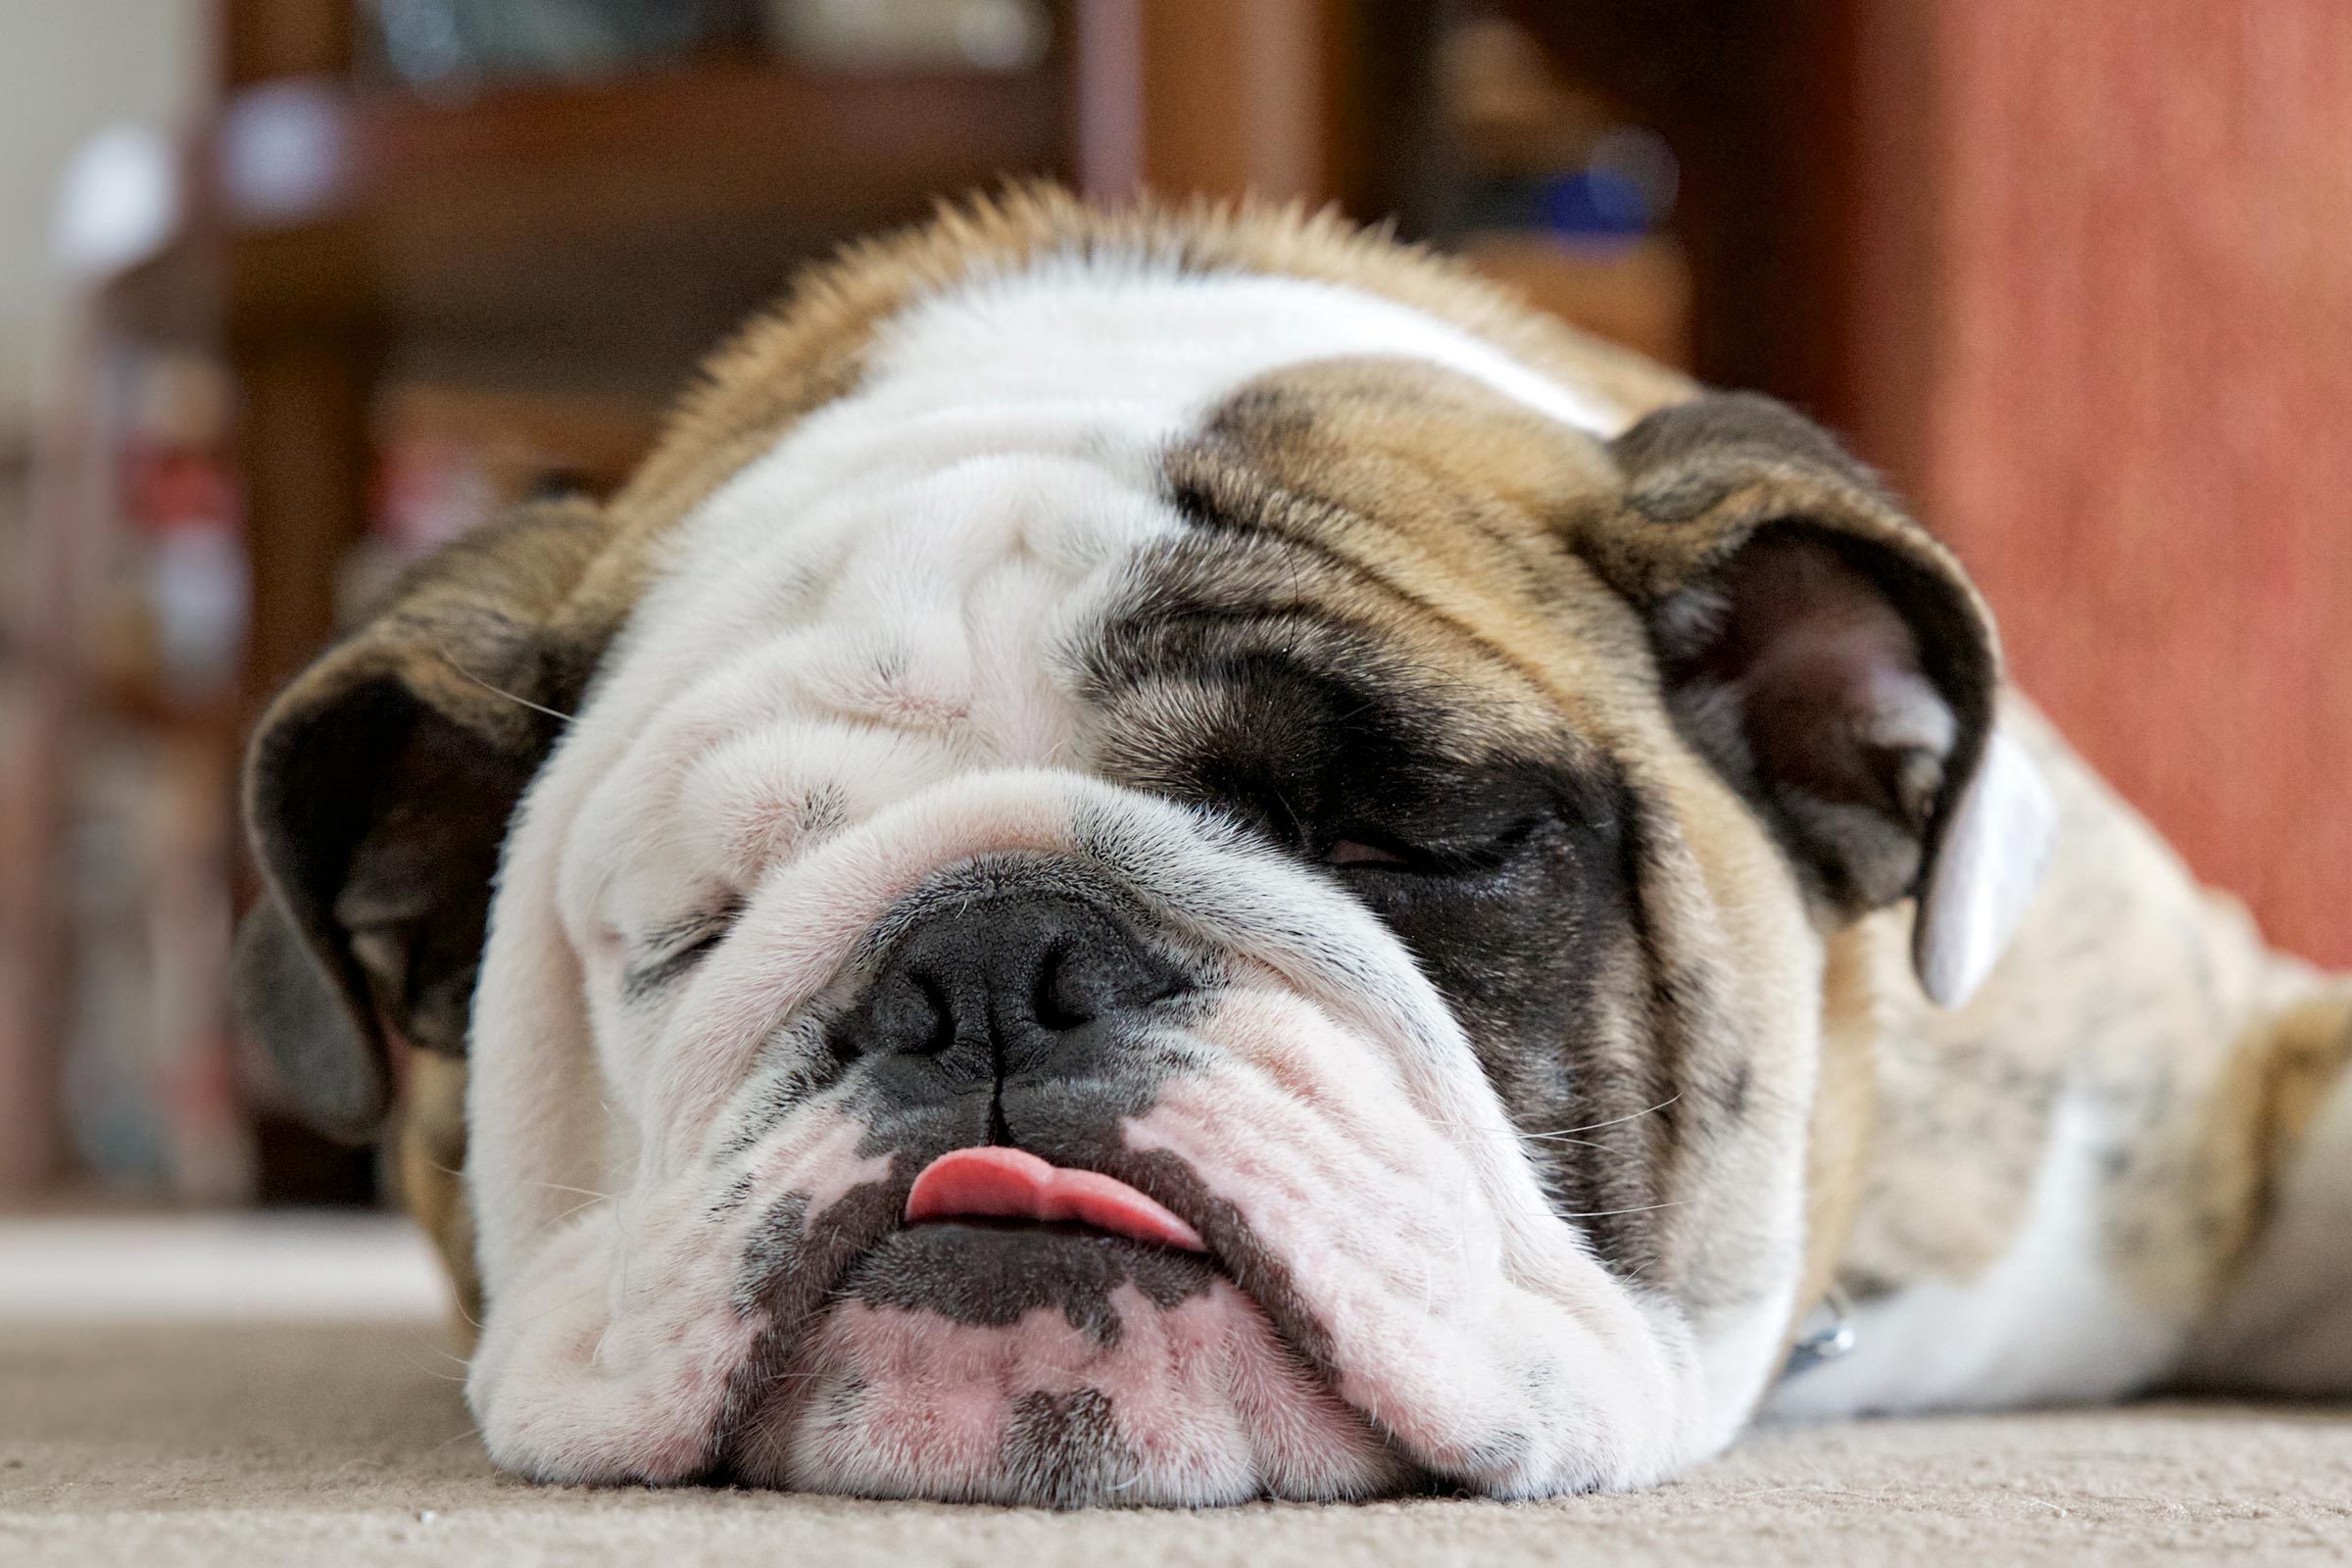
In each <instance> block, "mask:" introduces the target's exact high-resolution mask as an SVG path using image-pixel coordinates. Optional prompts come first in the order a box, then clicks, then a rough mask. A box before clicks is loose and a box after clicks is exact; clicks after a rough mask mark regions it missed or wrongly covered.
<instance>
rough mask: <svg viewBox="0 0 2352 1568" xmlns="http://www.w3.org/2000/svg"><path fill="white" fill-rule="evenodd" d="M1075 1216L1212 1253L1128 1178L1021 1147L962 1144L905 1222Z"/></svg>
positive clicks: (926, 1180)
mask: <svg viewBox="0 0 2352 1568" xmlns="http://www.w3.org/2000/svg"><path fill="white" fill-rule="evenodd" d="M973 1216H984V1217H987V1218H990V1219H1036V1220H1070V1221H1075V1222H1076V1223H1078V1224H1081V1225H1091V1226H1093V1227H1094V1228H1095V1229H1097V1230H1099V1231H1108V1232H1109V1233H1110V1234H1112V1235H1113V1236H1125V1237H1129V1238H1132V1239H1133V1240H1135V1241H1139V1242H1156V1243H1157V1244H1159V1245H1160V1246H1162V1247H1175V1248H1181V1249H1183V1250H1185V1251H1188V1252H1205V1251H1207V1250H1208V1249H1207V1248H1206V1247H1205V1246H1204V1245H1202V1243H1201V1233H1200V1232H1199V1231H1196V1230H1194V1229H1193V1228H1192V1227H1191V1226H1190V1225H1187V1224H1186V1223H1185V1222H1184V1221H1183V1220H1180V1219H1178V1218H1177V1217H1176V1216H1175V1215H1174V1214H1171V1213H1169V1212H1168V1211H1167V1210H1166V1209H1165V1208H1163V1207H1161V1206H1160V1205H1159V1204H1158V1203H1156V1202H1154V1201H1152V1200H1151V1199H1149V1198H1147V1197H1145V1196H1144V1195H1143V1194H1142V1193H1139V1192H1137V1191H1136V1190H1135V1189H1134V1188H1132V1187H1130V1186H1128V1185H1127V1184H1126V1183H1125V1182H1123V1181H1119V1180H1117V1179H1116V1178H1114V1177H1110V1176H1104V1175H1103V1174H1101V1173H1100V1172H1098V1171H1091V1170H1065V1169H1063V1168H1062V1167H1061V1166H1059V1165H1051V1164H1048V1163H1047V1162H1046V1161H1044V1160H1042V1159H1040V1158H1038V1157H1037V1156H1036V1155H1035V1154H1032V1153H1028V1152H1024V1151H1022V1150H1018V1149H1003V1148H993V1147H992V1148H986V1149H956V1150H950V1151H949V1152H947V1153H944V1154H942V1155H940V1156H939V1157H938V1158H937V1159H935V1160H933V1161H932V1162H931V1163H930V1164H928V1165H926V1166H924V1167H923V1173H922V1174H921V1175H919V1176H917V1177H916V1178H915V1179H914V1186H913V1188H912V1190H910V1191H909V1192H908V1193H907V1224H909V1225H913V1224H917V1223H919V1222H921V1221H923V1220H927V1219H961V1218H969V1217H973Z"/></svg>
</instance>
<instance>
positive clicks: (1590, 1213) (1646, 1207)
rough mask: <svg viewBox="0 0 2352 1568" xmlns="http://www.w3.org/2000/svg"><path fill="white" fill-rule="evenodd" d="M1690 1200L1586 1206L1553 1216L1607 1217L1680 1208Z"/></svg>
mask: <svg viewBox="0 0 2352 1568" xmlns="http://www.w3.org/2000/svg"><path fill="white" fill-rule="evenodd" d="M1690 1201H1691V1200H1690V1199H1688V1198H1677V1199H1675V1200H1673V1201H1671V1202H1665V1203H1642V1204H1638V1205H1637V1206H1635V1207H1633V1208H1588V1209H1586V1210H1585V1211H1584V1212H1583V1213H1581V1214H1559V1215H1555V1216H1553V1217H1554V1218H1557V1219H1607V1218H1608V1217H1609V1216H1610V1215H1612V1214H1648V1213H1652V1212H1654V1211H1656V1210H1658V1209H1661V1208H1680V1207H1682V1206H1683V1205H1684V1204H1685V1203H1688V1202H1690Z"/></svg>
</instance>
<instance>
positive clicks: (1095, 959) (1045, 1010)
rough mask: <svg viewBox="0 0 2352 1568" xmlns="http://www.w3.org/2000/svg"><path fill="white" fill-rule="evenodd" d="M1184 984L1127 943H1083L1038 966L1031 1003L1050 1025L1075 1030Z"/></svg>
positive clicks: (1158, 998)
mask: <svg viewBox="0 0 2352 1568" xmlns="http://www.w3.org/2000/svg"><path fill="white" fill-rule="evenodd" d="M1182 989H1183V982H1182V981H1181V980H1179V979H1178V978H1177V977H1176V976H1175V975H1174V974H1173V973H1172V972H1171V971H1169V970H1167V969H1166V968H1164V967H1162V966H1161V965H1159V964H1157V963H1155V962H1152V961H1150V960H1148V959H1145V958H1144V957H1143V956H1141V955H1140V954H1138V953H1137V952H1136V951H1135V950H1134V949H1133V948H1130V947H1127V946H1125V945H1120V946H1117V947H1106V946H1103V945H1099V944H1093V943H1079V944H1074V945H1072V946H1069V947H1065V948H1062V949H1059V950H1057V951H1056V952H1054V953H1052V954H1049V955H1048V956H1047V957H1046V959H1045V961H1044V962H1043V963H1042V964H1041V965H1039V971H1038V984H1037V992H1036V996H1035V1000H1034V1002H1033V1004H1032V1005H1033V1006H1034V1007H1035V1009H1036V1016H1037V1021H1038V1022H1039V1023H1040V1024H1043V1025H1044V1026H1045V1027H1046V1028H1048V1029H1075V1028H1077V1027H1078V1026H1079V1025H1081V1024H1088V1023H1092V1022H1094V1021H1095V1020H1096V1019H1097V1018H1101V1017H1103V1016H1104V1015H1106V1014H1109V1013H1114V1012H1118V1011H1121V1010H1123V1009H1125V1008H1128V1007H1140V1006H1143V1005H1147V1004H1149V1003H1153V1002H1158V1001H1161V1000H1163V999H1164V998H1167V997H1170V996H1173V995H1175V994H1176V993H1177V992H1178V991H1180V990H1182Z"/></svg>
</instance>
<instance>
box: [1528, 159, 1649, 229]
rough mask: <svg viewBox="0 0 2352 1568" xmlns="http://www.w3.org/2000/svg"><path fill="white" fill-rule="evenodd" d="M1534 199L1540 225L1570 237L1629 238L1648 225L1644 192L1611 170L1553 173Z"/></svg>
mask: <svg viewBox="0 0 2352 1568" xmlns="http://www.w3.org/2000/svg"><path fill="white" fill-rule="evenodd" d="M1536 200H1537V209H1538V212H1539V214H1540V215H1541V226H1542V227H1544V228H1546V229H1549V230H1550V231H1551V232H1552V233H1554V234H1560V235H1564V236H1567V237H1571V238H1593V239H1631V238H1633V237H1634V236H1635V235H1638V234H1642V233H1644V232H1646V231H1647V230H1648V229H1649V228H1650V226H1651V220H1650V210H1649V196H1648V193H1647V192H1645V191H1643V190H1642V187H1641V185H1639V184H1638V183H1636V182H1635V181H1634V180H1632V179H1631V178H1629V177H1627V176H1626V175H1624V174H1621V173H1618V172H1615V171H1613V170H1606V169H1580V170H1578V171H1577V172H1575V173H1573V174H1561V175H1557V176H1555V177H1553V178H1551V179H1548V180H1545V181H1544V183H1543V185H1542V186H1541V187H1540V188H1539V190H1538V192H1537V197H1536Z"/></svg>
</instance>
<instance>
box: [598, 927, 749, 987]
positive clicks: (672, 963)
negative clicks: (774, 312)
mask: <svg viewBox="0 0 2352 1568" xmlns="http://www.w3.org/2000/svg"><path fill="white" fill-rule="evenodd" d="M735 915H736V909H735V907H733V906H732V905H730V906H729V907H726V908H724V909H714V910H712V911H711V912H710V913H708V914H698V915H694V916H692V917H690V918H688V919H685V920H680V921H678V922H676V923H675V924H672V925H668V926H664V927H662V929H661V930H659V931H657V932H655V933H654V934H653V935H652V936H651V937H649V938H648V939H647V941H646V942H645V944H644V949H645V952H646V955H647V956H645V957H644V958H643V959H642V960H640V961H639V962H637V963H634V964H631V965H630V966H629V969H628V972H627V973H625V974H623V975H622V976H621V979H620V989H621V994H622V995H623V996H624V997H626V998H627V999H628V1000H629V1001H631V1002H637V1001H641V1000H643V999H644V998H646V997H649V996H651V995H653V994H654V993H655V992H657V991H660V990H662V988H663V987H664V986H668V985H671V984H674V983H675V982H677V981H679V980H681V979H684V978H685V976H686V974H687V972H688V971H689V970H691V969H692V968H693V967H694V966H695V965H696V964H698V963H700V962H701V961H702V960H703V959H704V958H705V957H707V956H710V953H711V949H713V948H715V947H717V946H718V945H719V944H720V943H721V942H723V941H725V940H726V937H727V933H728V932H729V931H731V930H733V929H734V927H735Z"/></svg>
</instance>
